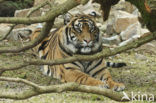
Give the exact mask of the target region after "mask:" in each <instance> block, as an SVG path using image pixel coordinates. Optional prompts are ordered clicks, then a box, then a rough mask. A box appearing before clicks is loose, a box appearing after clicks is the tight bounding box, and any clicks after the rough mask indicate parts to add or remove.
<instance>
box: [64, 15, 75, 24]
mask: <svg viewBox="0 0 156 103" xmlns="http://www.w3.org/2000/svg"><path fill="white" fill-rule="evenodd" d="M72 17H73V15H71V14H70V13H67V14H65V15H64V17H63V18H64V25H67V24H68V23H69V22H70V19H71V18H72Z"/></svg>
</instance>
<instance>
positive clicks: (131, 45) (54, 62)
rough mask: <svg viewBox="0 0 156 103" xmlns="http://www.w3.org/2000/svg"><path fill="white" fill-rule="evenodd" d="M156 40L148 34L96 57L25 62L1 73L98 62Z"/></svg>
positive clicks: (83, 56) (3, 69)
mask: <svg viewBox="0 0 156 103" xmlns="http://www.w3.org/2000/svg"><path fill="white" fill-rule="evenodd" d="M155 39H156V32H154V33H146V34H144V35H143V37H141V38H139V39H138V40H136V41H134V42H132V43H128V44H127V45H124V46H121V47H116V48H114V49H112V50H110V49H109V48H103V50H102V51H101V52H99V53H96V54H94V55H88V56H87V55H75V56H73V57H69V58H65V59H56V60H49V61H47V60H40V59H36V60H24V61H23V64H20V65H17V66H15V67H12V68H11V67H7V68H6V67H1V68H0V71H1V72H4V71H8V70H17V69H20V68H21V67H26V66H29V65H58V64H65V63H69V62H73V61H90V60H96V59H99V58H105V57H108V56H112V55H115V54H118V53H121V52H123V51H126V50H129V49H132V48H137V47H139V46H141V45H143V44H145V43H147V42H149V41H152V40H155Z"/></svg>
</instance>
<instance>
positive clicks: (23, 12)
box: [14, 8, 41, 17]
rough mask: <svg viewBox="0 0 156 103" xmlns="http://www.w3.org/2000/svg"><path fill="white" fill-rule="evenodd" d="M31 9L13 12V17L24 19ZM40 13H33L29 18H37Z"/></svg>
mask: <svg viewBox="0 0 156 103" xmlns="http://www.w3.org/2000/svg"><path fill="white" fill-rule="evenodd" d="M30 9H31V8H29V9H22V10H16V11H15V14H14V15H15V17H26V16H27V14H28V12H29V11H30ZM40 15H41V12H40V10H37V11H35V12H34V13H32V15H31V16H30V17H37V16H40Z"/></svg>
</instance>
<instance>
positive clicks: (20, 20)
mask: <svg viewBox="0 0 156 103" xmlns="http://www.w3.org/2000/svg"><path fill="white" fill-rule="evenodd" d="M88 1H89V0H67V1H66V2H65V3H63V4H60V5H58V6H56V7H53V9H52V10H50V11H49V12H47V13H46V15H44V16H41V17H30V18H27V17H0V23H16V24H33V23H41V22H49V21H52V20H53V19H54V18H55V17H57V16H59V15H60V14H63V13H66V12H68V11H69V10H70V9H72V8H74V7H76V6H77V5H79V4H86V3H87V2H88Z"/></svg>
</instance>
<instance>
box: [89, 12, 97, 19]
mask: <svg viewBox="0 0 156 103" xmlns="http://www.w3.org/2000/svg"><path fill="white" fill-rule="evenodd" d="M89 16H91V17H94V18H96V17H97V14H96V12H95V11H92V12H91V13H89Z"/></svg>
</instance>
